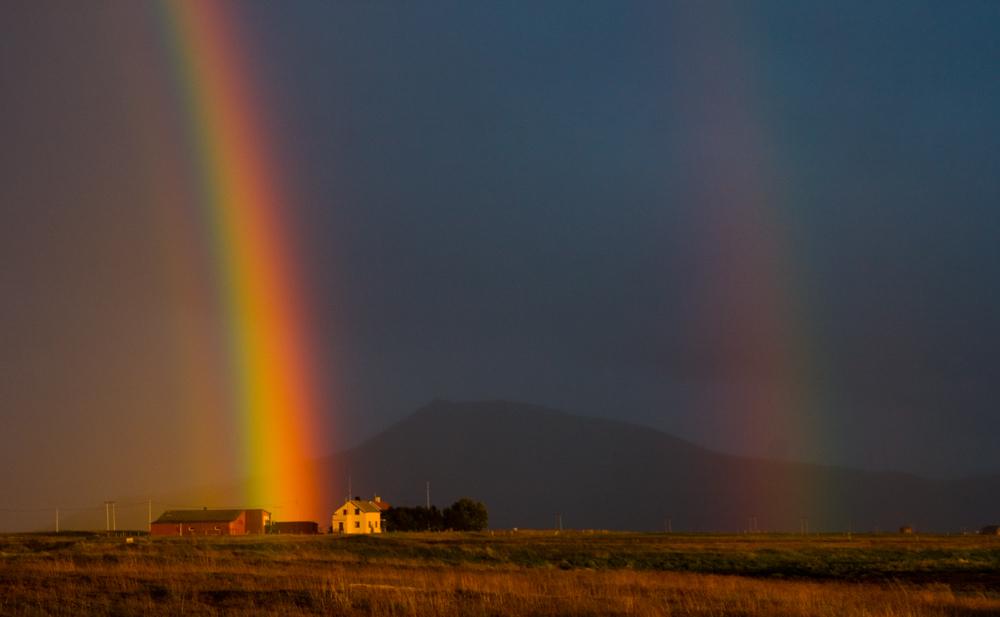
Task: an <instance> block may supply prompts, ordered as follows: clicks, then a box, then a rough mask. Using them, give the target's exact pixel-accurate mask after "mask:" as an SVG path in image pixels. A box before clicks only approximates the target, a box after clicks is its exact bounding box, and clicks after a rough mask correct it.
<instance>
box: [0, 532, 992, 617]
mask: <svg viewBox="0 0 1000 617" xmlns="http://www.w3.org/2000/svg"><path fill="white" fill-rule="evenodd" d="M917 542H923V543H924V544H925V545H926V546H927V547H928V550H930V551H932V552H931V553H930V554H932V555H937V561H933V560H932V562H931V563H923V564H920V563H917V564H911V565H913V567H914V568H916V570H914V572H916V571H917V570H920V569H923V570H924V571H927V572H933V571H934V568H935V567H938V568H939V569H940V571H941V573H943V574H946V573H949V572H950V573H952V574H953V575H954V568H953V565H952V564H950V563H949V560H950V559H951V558H953V557H955V556H956V555H959V554H965V553H964V552H968V551H986V553H985V554H989V553H990V552H993V553H995V552H996V551H997V547H998V546H1000V544H998V542H997V541H996V539H995V538H993V539H990V538H982V537H976V536H934V537H925V538H923V539H920V540H916V539H913V538H907V539H901V538H900V537H888V538H884V539H881V540H880V539H878V538H874V539H866V540H863V541H856V540H854V539H852V540H850V541H848V540H847V539H846V538H843V539H842V538H831V537H823V536H821V537H817V538H808V537H800V538H795V537H787V536H784V537H773V538H769V537H757V538H746V537H740V536H735V535H733V536H686V535H667V534H659V535H657V534H620V533H619V534H602V533H595V534H581V533H563V534H559V535H556V534H554V533H553V532H548V533H544V532H539V533H523V532H521V533H519V534H513V535H506V536H501V535H490V534H489V533H488V532H487V533H484V534H449V533H442V534H387V536H386V537H384V538H370V537H369V538H344V537H336V536H329V535H327V536H313V537H306V536H299V537H290V536H284V537H260V536H258V537H243V538H203V539H197V540H188V539H182V538H170V539H167V538H157V539H155V540H154V541H150V539H149V538H145V537H141V538H136V539H134V540H133V542H132V543H126V541H125V540H124V539H123V538H106V537H102V536H100V535H69V534H67V535H63V536H53V535H48V536H46V535H19V536H2V537H0V589H2V604H0V606H2V608H0V612H3V613H16V614H22V613H28V614H32V613H36V614H37V613H45V614H67V615H68V614H87V613H115V614H124V615H129V614H135V615H139V614H146V615H160V614H178V613H184V614H206V615H208V614H237V615H239V614H253V613H259V612H261V611H265V612H271V613H274V614H362V615H426V614H440V615H523V614H534V615H581V614H583V615H586V614H592V615H598V614H599V615H722V614H725V615H732V614H737V615H872V614H877V615H887V616H894V615H983V614H994V613H996V612H1000V593H997V590H996V589H994V586H995V582H994V583H991V582H990V580H993V579H989V580H980V579H977V578H975V577H974V576H973V577H972V578H969V579H968V580H966V579H961V580H960V579H955V578H954V576H952V579H951V580H953V581H957V582H958V583H960V584H958V585H949V584H946V583H944V582H935V581H934V580H933V578H931V579H927V578H926V577H924V578H923V579H922V581H923V582H919V583H916V582H908V581H907V580H906V578H905V576H904V577H902V578H878V579H872V580H870V581H868V580H865V581H864V582H859V580H857V579H855V580H850V579H848V580H844V579H837V578H831V577H827V578H818V579H816V578H813V579H806V578H802V577H798V578H791V579H783V578H774V577H759V576H757V577H747V576H732V575H729V576H725V575H718V574H697V573H691V572H670V571H666V572H664V571H650V570H639V569H635V567H633V566H632V565H631V563H630V565H629V566H627V567H622V568H615V569H609V568H596V569H595V568H587V567H578V566H574V565H572V564H569V563H567V562H565V560H563V561H558V562H545V561H544V560H541V561H538V562H537V563H539V564H540V565H537V566H526V565H522V564H518V563H516V559H517V558H518V555H519V553H518V551H522V553H523V551H528V552H529V553H531V552H534V554H538V555H545V554H548V555H549V556H551V557H553V558H557V557H559V556H560V553H559V552H560V551H562V553H561V554H562V555H563V556H565V555H566V554H570V553H572V552H573V551H577V552H582V553H589V554H592V555H594V556H596V557H598V558H599V557H600V556H602V555H603V556H605V557H616V556H617V557H621V558H624V559H633V562H632V563H635V564H641V559H639V557H640V556H641V555H642V554H649V553H651V552H661V553H663V552H669V551H684V552H686V553H688V554H691V555H695V554H698V553H699V552H701V553H711V554H722V555H725V556H728V557H730V558H738V557H740V556H744V557H745V556H746V555H748V553H747V550H748V549H749V550H751V551H752V550H756V551H771V552H778V553H780V552H782V551H785V552H787V551H795V550H799V551H801V550H812V551H817V552H818V554H819V553H822V552H826V553H844V552H847V553H848V554H850V553H851V552H853V554H854V556H856V557H860V556H862V555H863V554H864V553H866V552H870V551H873V550H889V551H893V550H895V551H897V553H898V551H899V550H900V549H901V550H903V551H905V550H908V549H906V546H907V545H908V544H909V545H916V544H917ZM851 543H856V544H857V546H851ZM914 548H915V547H914ZM486 557H489V558H490V559H483V558H486ZM463 558H467V560H465V561H463ZM751 559H752V557H751ZM942 580H944V579H942ZM963 581H964V582H963Z"/></svg>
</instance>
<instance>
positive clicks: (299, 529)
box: [269, 521, 319, 534]
mask: <svg viewBox="0 0 1000 617" xmlns="http://www.w3.org/2000/svg"><path fill="white" fill-rule="evenodd" d="M269 529H270V533H278V534H314V533H319V523H314V522H312V521H280V522H277V523H271V527H270V528H269Z"/></svg>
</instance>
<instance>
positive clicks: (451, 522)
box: [444, 497, 490, 531]
mask: <svg viewBox="0 0 1000 617" xmlns="http://www.w3.org/2000/svg"><path fill="white" fill-rule="evenodd" d="M489 522H490V515H489V512H487V511H486V506H484V505H483V504H481V503H479V502H478V501H476V500H474V499H469V498H468V497H463V498H461V499H459V500H458V501H456V502H455V503H453V504H451V507H448V508H445V509H444V528H445V529H453V530H455V531H482V530H484V529H486V526H487V525H488V524H489Z"/></svg>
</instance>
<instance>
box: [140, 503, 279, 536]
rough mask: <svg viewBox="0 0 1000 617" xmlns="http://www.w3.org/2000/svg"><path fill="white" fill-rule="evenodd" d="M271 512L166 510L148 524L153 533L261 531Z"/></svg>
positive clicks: (233, 534) (257, 510)
mask: <svg viewBox="0 0 1000 617" xmlns="http://www.w3.org/2000/svg"><path fill="white" fill-rule="evenodd" d="M270 521H271V513H270V512H268V511H266V510H260V509H247V510H209V509H208V508H205V509H204V510H167V511H166V512H164V513H163V514H161V515H160V518H158V519H156V520H155V521H153V522H152V524H150V526H149V534H150V535H153V536H236V535H245V534H255V533H264V528H265V526H266V525H267V524H268V523H269V522H270Z"/></svg>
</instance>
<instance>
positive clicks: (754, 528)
mask: <svg viewBox="0 0 1000 617" xmlns="http://www.w3.org/2000/svg"><path fill="white" fill-rule="evenodd" d="M749 526H750V529H749V531H750V533H757V515H756V514H751V515H750V521H749Z"/></svg>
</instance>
